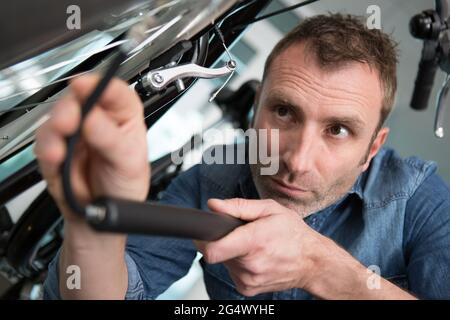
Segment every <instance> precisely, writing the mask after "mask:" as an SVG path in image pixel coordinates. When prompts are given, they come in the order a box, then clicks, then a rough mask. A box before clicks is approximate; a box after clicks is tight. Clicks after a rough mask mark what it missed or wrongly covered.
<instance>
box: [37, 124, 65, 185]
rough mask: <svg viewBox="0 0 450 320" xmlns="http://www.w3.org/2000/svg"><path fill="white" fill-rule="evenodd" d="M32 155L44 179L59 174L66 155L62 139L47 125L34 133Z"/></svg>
mask: <svg viewBox="0 0 450 320" xmlns="http://www.w3.org/2000/svg"><path fill="white" fill-rule="evenodd" d="M34 154H35V155H36V158H37V160H38V161H39V164H40V166H41V170H42V174H43V175H44V177H45V178H46V179H53V178H54V177H56V176H57V175H58V174H59V167H60V165H61V163H62V162H63V160H64V157H65V155H66V143H65V140H64V137H63V136H61V135H58V134H57V133H56V131H55V130H54V129H53V128H52V127H51V125H50V124H49V123H46V124H44V125H43V126H42V127H41V128H40V129H39V130H38V132H37V133H36V143H35V145H34Z"/></svg>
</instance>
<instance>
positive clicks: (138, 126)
mask: <svg viewBox="0 0 450 320" xmlns="http://www.w3.org/2000/svg"><path fill="white" fill-rule="evenodd" d="M98 81H99V78H98V77H97V76H84V77H81V78H79V79H77V80H75V81H73V82H72V83H71V86H70V89H71V95H69V96H65V97H64V98H62V99H61V101H59V102H58V103H57V104H56V105H55V106H54V107H53V110H52V112H51V114H50V119H49V120H48V121H47V122H46V123H45V124H44V125H43V126H42V127H41V128H40V129H39V130H38V132H37V135H36V144H35V148H34V152H35V154H36V157H37V159H38V161H39V165H40V167H41V170H42V174H43V176H44V178H45V180H46V181H47V183H48V189H49V191H50V193H51V195H52V196H53V197H54V198H55V200H56V202H57V204H58V206H59V207H60V208H61V209H62V211H63V214H65V218H66V219H69V220H71V219H73V218H74V217H73V216H72V215H71V214H70V213H69V210H68V208H67V204H66V202H65V200H64V197H63V192H62V188H61V176H60V166H61V164H62V162H63V160H64V158H65V155H66V142H65V138H66V137H68V136H69V135H71V134H73V133H74V132H75V130H76V129H77V128H78V126H79V123H80V111H81V105H82V103H83V102H84V101H85V100H86V99H87V97H88V96H89V95H90V94H91V92H92V91H93V90H94V88H95V86H96V84H97V82H98ZM149 171H150V169H149V165H148V161H147V142H146V127H145V123H144V119H143V107H142V104H141V102H140V100H139V98H138V97H137V95H136V94H134V93H133V92H132V91H131V90H130V89H129V88H128V86H127V84H126V83H125V82H123V81H120V80H117V79H114V80H112V81H111V83H110V84H109V86H108V87H107V89H106V90H105V92H104V93H103V95H102V97H101V99H100V100H99V101H98V102H97V105H96V106H95V107H94V108H93V110H92V111H91V112H90V113H89V114H88V116H87V117H86V119H85V121H84V124H83V127H82V137H81V139H80V143H79V145H78V147H77V149H76V152H75V155H74V160H73V168H72V176H71V181H72V187H73V190H74V192H75V195H76V197H77V198H78V199H79V201H80V202H82V203H83V204H86V203H87V202H89V201H91V200H92V199H93V198H95V197H98V196H101V195H107V196H117V197H122V198H126V199H133V200H144V199H145V197H146V195H147V192H148V189H149V181H150V172H149Z"/></svg>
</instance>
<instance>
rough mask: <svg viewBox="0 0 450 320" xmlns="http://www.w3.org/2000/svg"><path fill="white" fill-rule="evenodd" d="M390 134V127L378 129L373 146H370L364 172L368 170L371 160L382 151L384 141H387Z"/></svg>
mask: <svg viewBox="0 0 450 320" xmlns="http://www.w3.org/2000/svg"><path fill="white" fill-rule="evenodd" d="M388 135H389V128H388V127H383V128H381V129H380V131H378V134H377V137H376V138H375V140H374V141H373V143H372V146H371V147H370V151H369V156H368V157H367V161H366V163H364V166H363V172H364V171H366V170H367V168H368V167H369V164H370V161H371V160H372V158H373V157H375V155H376V154H377V153H378V151H380V149H381V147H382V146H383V144H384V142H385V141H386V139H387V137H388Z"/></svg>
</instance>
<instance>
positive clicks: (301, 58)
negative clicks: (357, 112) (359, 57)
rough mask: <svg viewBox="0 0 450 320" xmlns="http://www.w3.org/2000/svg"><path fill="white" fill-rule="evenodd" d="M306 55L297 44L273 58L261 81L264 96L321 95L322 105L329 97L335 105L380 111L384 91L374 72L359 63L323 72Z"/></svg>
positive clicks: (324, 69)
mask: <svg viewBox="0 0 450 320" xmlns="http://www.w3.org/2000/svg"><path fill="white" fill-rule="evenodd" d="M308 51H310V50H305V47H304V44H301V43H300V44H296V45H292V46H290V47H288V48H287V49H285V50H284V51H282V52H281V54H280V55H279V56H277V57H275V58H274V60H273V62H272V64H271V66H270V69H269V72H268V74H267V77H266V79H265V81H264V86H263V90H264V91H265V92H264V94H265V95H267V94H269V93H270V95H273V94H277V96H278V98H283V96H284V98H286V97H287V96H295V95H296V94H297V95H298V96H301V94H308V93H310V95H315V96H320V94H321V93H322V94H323V96H322V101H321V102H323V103H326V100H327V97H330V100H331V101H332V103H335V104H346V103H351V104H356V105H361V107H363V108H370V109H371V110H368V111H369V112H371V111H375V112H379V111H380V110H381V105H382V99H383V91H382V88H381V82H380V79H379V76H378V73H377V72H376V70H374V69H373V68H371V67H370V66H369V65H367V64H364V63H359V62H354V63H347V64H342V65H340V66H337V67H335V68H324V67H323V66H321V65H319V63H318V62H317V58H312V54H311V53H307V52H308ZM305 52H306V56H305ZM297 91H298V92H297ZM302 91H304V92H302ZM292 98H294V97H291V99H292ZM309 98H311V97H309ZM374 109H375V110H374Z"/></svg>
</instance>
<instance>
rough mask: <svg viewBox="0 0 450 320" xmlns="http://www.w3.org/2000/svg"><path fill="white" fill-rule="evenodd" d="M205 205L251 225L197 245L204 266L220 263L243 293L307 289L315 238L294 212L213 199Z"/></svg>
mask: <svg viewBox="0 0 450 320" xmlns="http://www.w3.org/2000/svg"><path fill="white" fill-rule="evenodd" d="M208 206H209V207H210V209H211V210H213V211H216V212H222V213H227V214H230V215H233V216H235V217H237V218H240V219H242V220H245V221H249V222H250V223H247V224H246V225H244V226H241V227H239V228H237V229H235V230H234V231H232V232H231V233H230V234H228V235H227V236H225V237H224V238H222V239H220V240H218V241H214V242H197V246H198V247H199V250H200V251H201V252H202V254H203V257H204V259H205V261H206V262H208V263H210V264H214V263H219V262H224V264H225V266H226V267H227V268H228V271H229V273H230V276H231V278H232V280H233V281H234V283H235V284H236V288H237V290H238V291H239V292H240V293H241V294H243V295H245V296H254V295H256V294H259V293H263V292H273V291H281V290H285V289H289V288H302V287H305V286H306V285H307V283H308V281H310V278H311V276H312V275H311V271H312V270H313V265H314V261H313V260H312V257H313V256H314V255H313V254H312V252H311V251H314V250H315V248H314V246H316V244H317V242H318V241H319V240H318V237H317V234H316V233H315V232H313V230H312V229H310V228H309V227H308V226H307V225H306V224H305V222H303V220H302V219H301V218H300V216H298V215H297V214H296V213H295V212H294V211H292V210H290V209H288V208H285V207H283V206H282V205H280V204H279V203H277V202H276V201H274V200H245V199H230V200H218V199H211V200H209V202H208Z"/></svg>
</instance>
